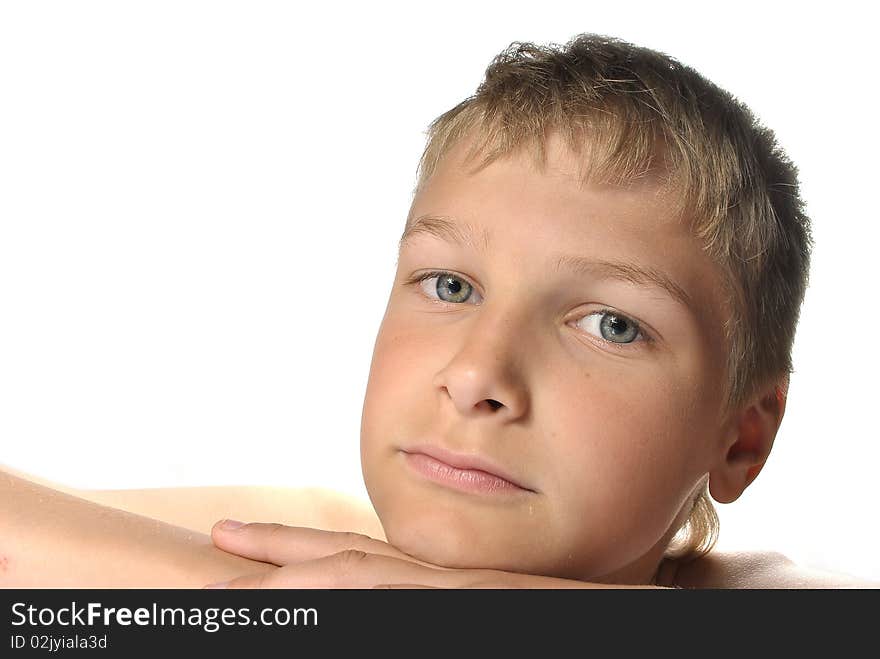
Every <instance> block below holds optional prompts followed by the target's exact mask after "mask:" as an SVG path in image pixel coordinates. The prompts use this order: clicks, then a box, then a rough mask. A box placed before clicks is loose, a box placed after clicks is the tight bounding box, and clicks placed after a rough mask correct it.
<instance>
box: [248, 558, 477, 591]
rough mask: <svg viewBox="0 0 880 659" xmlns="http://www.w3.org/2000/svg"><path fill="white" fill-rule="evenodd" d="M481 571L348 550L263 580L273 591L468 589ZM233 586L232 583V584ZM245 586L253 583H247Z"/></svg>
mask: <svg viewBox="0 0 880 659" xmlns="http://www.w3.org/2000/svg"><path fill="white" fill-rule="evenodd" d="M482 572H483V571H481V570H466V571H459V570H447V569H439V568H434V567H427V566H424V565H419V564H418V563H413V562H412V561H408V560H403V559H399V558H393V557H391V556H384V555H381V554H368V553H365V552H362V551H358V550H355V549H347V550H345V551H341V552H339V553H337V554H332V555H330V556H323V557H321V558H317V559H314V560H311V561H305V562H302V563H290V564H288V565H286V566H284V567H282V568H279V569H277V570H275V571H274V572H273V573H272V574H271V576H269V577H264V579H263V583H264V584H268V586H266V585H264V586H251V585H248V586H246V587H272V588H374V587H375V586H378V585H379V584H418V585H419V587H433V588H467V587H468V584H469V583H472V582H473V581H474V580H475V579H480V578H481V577H480V574H481V573H482ZM233 583H234V582H233ZM246 583H247V584H252V583H255V582H254V581H253V580H251V579H248V580H247V581H246Z"/></svg>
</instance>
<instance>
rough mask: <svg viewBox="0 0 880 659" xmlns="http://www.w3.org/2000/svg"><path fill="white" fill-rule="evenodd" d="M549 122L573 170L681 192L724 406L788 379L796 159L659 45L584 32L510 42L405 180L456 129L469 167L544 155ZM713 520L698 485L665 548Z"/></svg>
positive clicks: (687, 550) (803, 247)
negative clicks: (704, 290)
mask: <svg viewBox="0 0 880 659" xmlns="http://www.w3.org/2000/svg"><path fill="white" fill-rule="evenodd" d="M551 132H552V133H556V134H559V135H561V136H562V137H563V138H564V139H565V141H566V144H567V145H568V147H569V148H571V149H572V151H573V152H575V153H576V154H585V153H588V154H589V155H588V157H584V158H583V159H582V160H583V162H582V170H581V172H580V176H581V180H582V181H583V182H599V183H605V184H612V185H620V184H627V183H631V182H635V181H638V180H640V179H645V178H646V177H654V178H655V179H658V180H660V181H661V183H662V184H664V185H669V186H675V188H676V190H678V191H680V195H679V198H680V202H681V206H680V208H679V211H680V213H681V217H682V218H688V222H689V223H690V227H691V229H692V231H693V232H694V235H696V236H697V237H698V238H699V239H700V241H701V244H702V245H703V247H704V249H705V251H706V253H707V254H708V255H709V256H710V257H711V258H712V260H713V261H714V262H715V263H716V264H717V265H718V266H719V269H720V272H721V273H722V276H723V278H724V285H725V294H726V299H725V300H724V302H725V304H726V306H727V308H728V309H729V311H730V314H729V317H728V318H727V320H726V323H725V327H724V332H725V339H726V345H727V360H726V364H724V366H725V372H726V383H727V387H726V397H725V401H724V405H725V411H732V410H735V409H736V408H738V407H739V406H740V405H742V404H743V403H744V402H746V401H747V400H748V399H749V398H751V397H752V396H754V395H756V394H757V393H758V392H759V391H762V390H763V387H766V386H768V385H773V384H780V385H781V386H783V387H784V386H787V381H788V376H789V374H790V373H791V349H792V344H793V342H794V335H795V328H796V325H797V320H798V315H799V311H800V306H801V302H802V300H803V297H804V292H805V289H806V286H807V281H808V273H809V260H810V251H811V248H812V236H811V233H810V222H809V219H808V217H807V216H806V215H805V213H804V207H803V206H804V205H803V202H802V200H801V198H800V196H799V192H798V180H797V169H796V168H795V166H794V165H793V164H792V163H791V161H790V160H789V159H788V157H787V156H786V155H785V153H784V152H783V151H782V149H781V148H780V147H779V146H778V145H777V143H776V139H775V136H774V134H773V133H772V131H770V130H768V129H767V128H765V127H764V126H762V125H761V124H760V123H759V122H758V120H757V119H756V118H755V117H754V115H753V114H752V112H751V111H750V110H749V109H748V108H747V107H746V106H745V105H744V104H742V103H741V102H739V101H738V100H737V99H736V98H734V97H733V96H732V95H731V94H730V93H728V92H726V91H724V90H723V89H720V88H719V87H717V86H716V85H715V84H713V83H712V82H710V81H709V80H707V79H706V78H704V77H702V76H701V75H700V74H699V73H697V72H696V71H695V70H694V69H692V68H690V67H687V66H684V65H683V64H681V63H679V62H678V61H677V60H675V59H673V58H671V57H669V56H668V55H666V54H664V53H660V52H657V51H654V50H650V49H647V48H642V47H638V46H635V45H633V44H630V43H627V42H625V41H621V40H619V39H614V38H610V37H605V36H601V35H595V34H581V35H578V36H576V37H575V38H573V39H572V40H570V41H569V42H568V43H567V44H565V45H563V46H560V45H557V44H551V45H548V46H537V45H535V44H533V43H528V42H513V43H512V44H511V45H510V46H509V47H508V48H506V49H505V50H504V51H502V52H501V53H500V54H498V55H497V56H496V57H495V58H494V60H493V61H492V62H491V64H490V65H489V67H488V68H487V69H486V74H485V78H484V80H483V82H482V83H481V84H480V85H479V87H478V88H477V91H476V93H475V94H473V95H472V96H470V97H469V98H467V99H465V100H464V101H462V102H461V103H459V104H458V105H456V106H455V107H453V108H452V109H450V110H448V111H447V112H445V113H443V114H442V115H440V116H439V117H437V118H436V119H435V120H434V121H433V122H432V123H431V124H430V126H429V128H428V131H427V134H428V140H427V144H426V147H425V150H424V153H423V154H422V157H421V160H420V161H419V169H418V183H417V187H416V190H418V189H420V188H421V187H422V186H423V185H424V184H425V183H426V182H427V180H428V179H429V178H430V177H431V174H432V173H433V171H434V169H435V168H436V166H437V163H438V162H439V161H440V159H441V158H442V157H443V156H444V155H445V154H446V153H447V152H448V151H449V150H450V149H451V148H452V147H453V146H454V145H456V144H457V143H459V142H460V141H462V139H463V138H465V137H466V136H468V137H469V136H475V138H476V139H475V140H473V142H472V145H471V147H470V149H469V151H468V153H467V156H466V159H467V160H472V159H474V158H476V157H477V156H479V157H480V160H479V161H478V164H477V166H476V168H475V171H476V170H479V169H481V168H482V167H485V166H486V165H488V164H490V163H491V162H493V161H494V160H496V159H497V158H500V157H503V156H506V155H509V154H511V153H513V152H516V151H519V150H521V149H524V148H531V150H532V151H531V152H532V154H533V155H534V156H535V157H536V160H537V161H538V163H539V164H541V165H543V163H544V162H545V159H546V155H545V150H546V144H547V139H548V136H549V134H550V133H551ZM718 527H719V524H718V516H717V514H716V512H715V509H714V507H713V506H712V503H711V500H710V498H709V494H708V486H706V487H704V488H703V489H702V490H701V491H700V492H699V494H698V495H697V496H696V497H694V499H693V506H692V509H691V513H690V516H689V518H688V519H687V521H686V522H685V523H684V525H683V526H682V528H681V529H679V530H678V533H677V534H676V536H675V538H674V541H673V543H672V544H671V545H670V548H669V550H668V551H667V556H670V557H674V558H679V559H681V560H690V559H693V558H696V557H697V556H700V555H702V554H705V553H707V552H708V551H709V550H711V548H712V546H713V545H714V544H715V541H716V540H717V536H718Z"/></svg>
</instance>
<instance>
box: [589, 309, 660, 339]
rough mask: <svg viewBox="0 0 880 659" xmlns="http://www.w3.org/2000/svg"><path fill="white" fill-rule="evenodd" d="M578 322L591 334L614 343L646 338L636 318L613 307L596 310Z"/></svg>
mask: <svg viewBox="0 0 880 659" xmlns="http://www.w3.org/2000/svg"><path fill="white" fill-rule="evenodd" d="M577 324H578V326H579V327H581V328H583V329H584V330H586V331H587V332H589V333H590V334H592V335H594V336H598V337H599V338H600V339H604V340H605V341H610V342H612V343H632V342H633V341H635V340H636V339H638V338H640V337H641V338H644V336H643V335H642V332H641V330H640V328H639V324H638V323H637V322H636V321H635V320H633V319H632V318H628V317H627V316H624V315H623V314H619V313H617V312H616V311H612V310H611V309H601V310H599V311H594V312H593V313H591V314H588V315H586V316H584V317H583V318H581V319H580V320H579V321H578V323H577Z"/></svg>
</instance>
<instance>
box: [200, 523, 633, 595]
mask: <svg viewBox="0 0 880 659" xmlns="http://www.w3.org/2000/svg"><path fill="white" fill-rule="evenodd" d="M211 537H212V539H213V541H214V544H215V545H216V546H217V547H218V548H220V549H222V550H224V551H227V552H230V553H232V554H237V555H238V556H243V557H245V558H250V559H253V560H256V561H260V562H263V563H269V564H272V565H276V566H278V567H277V568H276V569H274V570H272V569H270V570H269V571H266V572H262V573H260V574H253V575H245V576H242V577H238V578H237V579H232V580H231V581H227V582H224V583H222V584H210V585H208V586H206V588H607V587H613V588H619V587H623V588H631V587H634V586H607V585H604V584H594V583H587V582H583V581H575V580H570V579H559V578H556V577H544V576H536V575H530V574H519V573H515V572H504V571H501V570H491V569H452V568H445V567H441V566H438V565H432V564H430V563H426V562H424V561H420V560H418V559H416V558H414V557H412V556H409V555H408V554H405V553H403V552H402V551H400V550H399V549H397V548H396V547H394V546H392V545H390V544H388V543H387V542H383V541H381V540H376V539H375V538H370V537H369V536H366V535H361V534H359V533H340V532H335V531H323V530H320V529H311V528H305V527H298V526H284V525H282V524H263V523H252V524H245V525H243V526H241V527H239V528H237V529H234V530H226V529H224V528H222V527H221V524H220V523H217V524H215V525H214V528H213V529H211ZM635 587H637V586H635Z"/></svg>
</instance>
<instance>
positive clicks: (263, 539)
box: [211, 520, 430, 566]
mask: <svg viewBox="0 0 880 659" xmlns="http://www.w3.org/2000/svg"><path fill="white" fill-rule="evenodd" d="M222 521H225V520H222ZM222 521H221V522H218V523H217V524H215V525H214V527H213V528H212V529H211V538H212V540H213V541H214V545H216V546H217V547H219V548H220V549H222V550H224V551H227V552H229V553H232V554H236V555H238V556H244V557H245V558H250V559H253V560H256V561H261V562H263V563H272V564H274V565H279V566H281V565H288V564H290V563H300V562H302V561H309V560H314V559H316V558H321V557H323V556H329V555H331V554H335V553H338V552H341V551H345V550H347V549H355V550H358V551H361V552H365V553H368V554H380V555H383V556H390V557H394V558H400V559H405V560H409V561H414V562H417V563H420V564H422V565H430V564H429V563H425V562H423V561H419V560H418V559H416V558H413V557H412V556H409V555H408V554H404V553H403V552H402V551H400V550H399V549H397V548H396V547H393V546H391V545H389V544H388V543H387V542H383V541H381V540H376V539H375V538H371V537H369V536H366V535H363V534H360V533H350V532H340V531H324V530H322V529H312V528H308V527H304V526H285V525H283V524H274V523H262V522H252V523H250V524H244V525H243V526H240V527H238V528H234V529H227V528H224V526H223V524H222Z"/></svg>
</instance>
